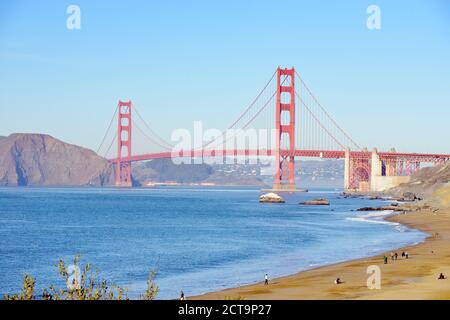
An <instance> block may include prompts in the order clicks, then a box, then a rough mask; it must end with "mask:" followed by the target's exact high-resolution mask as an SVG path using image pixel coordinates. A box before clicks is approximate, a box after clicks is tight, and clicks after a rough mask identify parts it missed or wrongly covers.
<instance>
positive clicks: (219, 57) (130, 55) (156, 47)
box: [0, 0, 450, 153]
mask: <svg viewBox="0 0 450 320" xmlns="http://www.w3.org/2000/svg"><path fill="white" fill-rule="evenodd" d="M116 2H117V3H116ZM70 4H76V5H78V6H79V7H80V9H81V30H68V29H67V28H66V19H67V17H68V15H67V13H66V8H67V6H68V5H70ZM371 4H375V5H378V6H379V7H380V9H381V29H380V30H368V29H367V27H366V19H367V17H368V15H367V13H366V8H367V7H368V6H369V5H371ZM278 65H281V66H287V67H290V66H295V67H296V69H297V70H298V71H299V72H300V73H301V74H302V75H303V78H304V79H305V80H306V81H307V82H308V84H309V86H310V87H311V88H312V89H313V91H314V92H315V94H316V95H317V96H318V97H319V99H320V100H321V102H322V103H323V105H325V106H326V107H327V109H328V111H329V112H330V113H331V114H332V115H333V116H334V117H335V118H336V120H337V121H338V122H339V123H340V124H341V126H342V127H344V128H345V129H346V130H347V131H348V132H349V133H350V134H351V135H352V136H353V137H354V139H355V140H356V141H357V142H358V143H359V144H360V145H362V146H367V147H369V148H372V147H374V146H376V147H379V148H380V149H385V148H389V147H391V146H395V147H396V148H397V150H401V151H417V152H441V153H450V147H449V143H448V141H447V140H448V138H450V125H449V120H450V1H446V0H435V1H425V0H424V1H411V0H409V1H400V0H398V1H379V0H373V1H345V3H343V1H339V3H338V1H320V2H319V1H299V0H296V1H283V2H281V3H280V2H279V1H261V0H258V1H133V0H128V1H114V2H112V1H109V2H108V1H92V0H91V1H82V0H73V1H50V0H47V1H44V0H42V1H20V0H2V1H1V2H0V88H1V89H0V119H1V120H2V125H1V126H0V135H9V134H10V133H13V132H42V133H49V134H51V135H53V136H55V137H58V138H60V139H62V140H64V141H68V142H71V143H75V144H79V145H82V146H85V147H89V148H92V149H96V147H97V146H98V144H99V142H100V141H101V139H102V136H103V134H104V130H105V128H106V126H107V124H108V121H109V120H110V118H111V116H112V113H113V111H114V108H115V106H116V104H117V100H118V99H123V100H126V99H132V100H133V101H134V103H135V104H136V105H137V106H139V110H140V113H141V114H142V115H143V116H144V118H146V119H147V120H148V121H149V122H150V123H151V124H152V126H153V127H154V128H155V129H156V130H158V131H159V132H161V133H162V135H163V136H165V137H167V138H168V137H170V132H171V131H172V129H175V128H182V127H184V128H191V127H192V122H193V121H194V120H203V121H204V122H205V125H206V126H207V127H216V128H225V127H226V126H227V125H228V124H229V123H230V122H232V121H233V120H234V118H235V117H236V116H237V115H239V114H240V112H241V111H242V110H243V109H244V108H245V106H246V105H247V104H248V103H249V102H250V101H251V100H252V99H253V98H254V96H255V95H256V94H257V92H258V90H259V89H260V88H261V87H262V86H263V85H264V83H265V82H266V81H267V79H268V78H269V77H270V75H271V74H272V73H273V71H274V70H275V68H276V67H277V66H278Z"/></svg>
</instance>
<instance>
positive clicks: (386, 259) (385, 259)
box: [383, 255, 388, 264]
mask: <svg viewBox="0 0 450 320" xmlns="http://www.w3.org/2000/svg"><path fill="white" fill-rule="evenodd" d="M383 260H384V264H387V262H388V257H387V256H386V255H384V258H383Z"/></svg>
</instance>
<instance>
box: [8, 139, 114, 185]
mask: <svg viewBox="0 0 450 320" xmlns="http://www.w3.org/2000/svg"><path fill="white" fill-rule="evenodd" d="M114 175H115V174H114V167H113V166H112V165H111V164H109V163H108V161H107V160H106V159H104V158H102V157H100V156H98V155H97V154H96V153H95V152H94V151H92V150H88V149H85V148H82V147H79V146H75V145H72V144H68V143H64V142H62V141H60V140H58V139H55V138H53V137H51V136H49V135H46V134H20V133H16V134H12V135H10V136H8V137H3V138H2V139H0V185H4V186H85V185H91V186H102V185H112V184H114Z"/></svg>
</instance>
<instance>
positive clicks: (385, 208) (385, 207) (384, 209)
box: [356, 206, 411, 212]
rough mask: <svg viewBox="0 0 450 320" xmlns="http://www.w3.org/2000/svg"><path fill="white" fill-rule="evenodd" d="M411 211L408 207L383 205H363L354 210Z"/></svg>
mask: <svg viewBox="0 0 450 320" xmlns="http://www.w3.org/2000/svg"><path fill="white" fill-rule="evenodd" d="M386 210H390V211H402V212H403V211H411V209H410V208H405V207H400V206H383V207H363V208H359V209H357V210H356V211H386Z"/></svg>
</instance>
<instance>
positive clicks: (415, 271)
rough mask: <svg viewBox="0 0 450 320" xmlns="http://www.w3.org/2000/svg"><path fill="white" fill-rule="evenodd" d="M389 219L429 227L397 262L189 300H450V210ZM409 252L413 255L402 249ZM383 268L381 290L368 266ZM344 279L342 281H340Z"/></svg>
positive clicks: (354, 264) (325, 271)
mask: <svg viewBox="0 0 450 320" xmlns="http://www.w3.org/2000/svg"><path fill="white" fill-rule="evenodd" d="M388 220H390V221H395V222H399V223H401V224H404V225H407V226H409V227H411V228H415V229H419V230H422V231H425V232H427V233H428V234H429V237H428V238H427V239H426V240H425V241H424V242H422V243H420V244H418V245H415V246H410V247H405V248H399V249H398V250H396V251H395V252H397V253H398V254H399V257H398V260H396V261H392V260H391V257H390V253H391V252H386V255H387V256H388V257H389V261H388V264H384V263H383V255H380V256H374V257H370V258H364V259H358V260H353V261H348V262H343V263H338V264H335V265H329V266H324V267H320V268H316V269H312V270H307V271H304V272H300V273H297V274H295V275H291V276H287V277H282V278H277V279H272V280H271V281H270V283H269V285H264V284H263V283H262V282H261V283H258V284H253V285H248V286H242V287H240V288H232V289H227V290H223V291H220V292H213V293H207V294H204V295H201V296H196V297H191V298H190V299H207V300H215V299H237V298H241V299H245V300H252V299H283V300H287V299H450V279H444V280H438V279H437V278H438V276H439V274H440V273H443V274H444V275H445V277H449V276H450V209H449V208H441V209H439V210H438V211H436V212H433V210H430V209H422V210H420V211H413V212H408V213H402V214H399V215H395V216H391V217H390V218H388ZM403 251H406V252H408V253H409V259H404V258H402V257H401V253H402V252H403ZM371 265H377V266H379V267H380V269H381V289H369V288H368V287H367V278H368V277H369V275H368V274H367V273H366V272H367V267H368V266H371ZM338 277H339V278H340V279H341V280H342V281H343V283H342V284H339V285H337V284H335V283H334V280H335V279H336V278H338Z"/></svg>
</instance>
